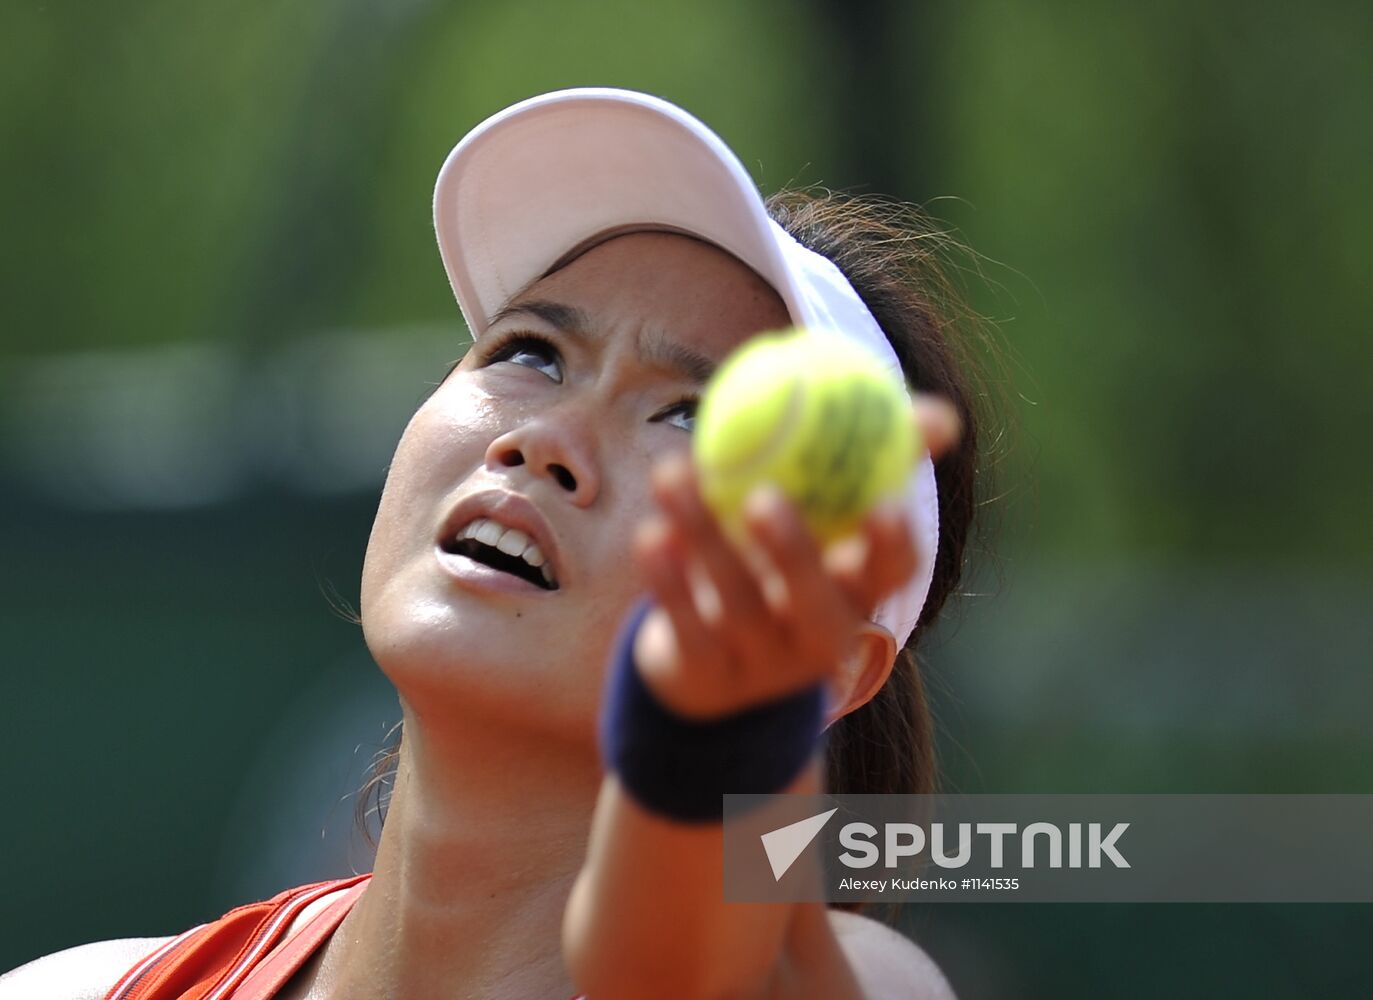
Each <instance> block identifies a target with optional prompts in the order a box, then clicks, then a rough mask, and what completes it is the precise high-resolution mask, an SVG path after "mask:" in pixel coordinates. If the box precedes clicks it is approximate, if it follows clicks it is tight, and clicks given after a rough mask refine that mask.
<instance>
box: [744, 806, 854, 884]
mask: <svg viewBox="0 0 1373 1000" xmlns="http://www.w3.org/2000/svg"><path fill="white" fill-rule="evenodd" d="M838 811H839V807H838V806H836V807H835V808H833V809H831V810H829V812H822V813H816V814H815V815H814V816H811V817H808V818H807V819H802V820H797V821H796V822H795V823H789V824H787V825H786V826H780V827H778V828H777V829H776V830H773V831H772V832H771V833H765V834H763V835H762V836H761V837H759V838H758V839H760V840H761V841H762V842H763V850H764V851H766V852H767V855H768V864H770V865H772V879H773V881H774V882H780V881H782V876H783V875H785V874H786V873H787V869H788V868H790V867H791V866H792V864H794V863H795V861H796V859H797V858H799V857H800V856H801V852H802V851H804V850H805V849H806V848H807V847H808V846H809V845H810V842H811V841H812V840H814V839H815V837H816V834H818V833H819V832H820V831H821V830H823V829H824V828H825V824H826V823H828V822H829V821H830V817H831V816H833V815H834V814H835V813H837V812H838Z"/></svg>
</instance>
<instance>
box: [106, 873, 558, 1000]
mask: <svg viewBox="0 0 1373 1000" xmlns="http://www.w3.org/2000/svg"><path fill="white" fill-rule="evenodd" d="M371 877H372V876H371V875H370V874H368V875H354V876H353V877H352V878H345V879H336V880H334V881H330V882H315V883H313V884H311V885H303V886H300V887H298V888H295V889H287V890H286V891H285V892H283V893H281V894H279V895H277V896H273V897H272V898H271V899H268V900H264V901H263V902H261V903H250V904H248V905H247V906H240V907H238V908H237V909H235V910H230V911H229V912H228V913H226V914H225V915H224V916H222V917H220V918H219V919H218V920H214V921H211V922H210V923H208V924H201V925H200V926H199V927H193V928H191V929H190V930H188V931H186V933H184V934H181V935H179V936H178V937H175V938H173V939H172V940H170V941H168V942H167V943H166V944H164V945H162V946H161V947H160V948H158V949H157V950H156V951H154V952H153V953H152V954H151V955H148V956H147V957H146V958H144V959H142V960H141V961H140V962H139V963H138V964H137V965H135V966H134V967H133V968H132V969H130V970H129V971H128V972H126V973H124V975H123V976H121V977H120V979H119V982H117V983H115V984H114V987H113V988H112V989H111V990H110V991H109V992H108V993H106V994H105V1000H270V998H271V997H273V996H275V995H276V993H277V991H278V990H280V989H281V988H282V987H283V986H285V985H286V983H287V982H288V981H289V980H290V979H291V977H292V976H294V975H295V974H296V972H297V971H298V970H299V969H300V967H301V966H302V965H304V964H305V962H306V960H308V959H309V958H310V956H311V955H313V954H314V953H315V951H316V949H318V948H319V947H320V946H321V945H322V944H324V942H325V941H327V940H329V935H330V934H332V933H333V932H334V931H335V929H337V927H338V925H339V924H340V923H342V922H343V918H344V917H345V916H347V914H348V910H349V909H350V908H351V907H352V905H353V903H354V902H356V901H357V898H358V897H359V896H361V895H362V891H363V889H365V888H367V882H368V880H369V879H370V878H371ZM325 896H330V897H331V898H330V900H329V902H328V903H327V904H326V905H325V906H324V908H323V909H321V910H319V911H318V912H317V913H316V914H315V915H314V916H313V917H311V918H310V919H309V921H307V922H306V923H305V924H304V925H302V926H301V927H299V928H297V929H296V930H295V931H294V932H292V933H290V934H288V933H287V931H288V929H289V928H290V927H291V924H292V923H293V922H294V921H295V919H296V917H297V916H299V914H300V912H301V911H302V910H304V909H305V908H306V907H307V906H309V905H310V904H311V903H314V902H316V901H318V900H320V899H323V898H324V897H325ZM573 1000H585V998H584V997H582V998H577V997H574V998H573Z"/></svg>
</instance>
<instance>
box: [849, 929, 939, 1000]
mask: <svg viewBox="0 0 1373 1000" xmlns="http://www.w3.org/2000/svg"><path fill="white" fill-rule="evenodd" d="M829 924H830V928H831V929H832V930H833V931H834V936H835V938H836V939H837V940H838V942H839V948H840V950H841V951H843V953H844V957H845V958H846V959H848V963H849V967H850V968H851V969H852V970H853V973H854V976H855V977H856V978H857V979H858V983H859V985H860V986H861V987H862V988H863V995H864V996H868V997H889V996H909V997H913V998H919V1000H956V998H955V996H954V992H953V989H952V988H951V987H950V986H949V981H948V980H947V979H945V978H944V974H943V973H942V972H940V971H939V966H937V965H935V964H934V960H933V959H932V958H930V956H929V955H927V954H925V951H924V949H923V948H921V947H920V946H919V945H918V944H916V943H915V942H914V941H912V940H911V939H910V938H908V937H906V936H905V935H904V934H902V933H900V932H899V931H896V930H893V929H892V928H890V927H888V926H887V925H886V924H884V923H881V922H880V921H877V920H873V919H872V918H871V917H865V916H862V915H860V914H857V913H849V912H847V911H845V910H830V911H829Z"/></svg>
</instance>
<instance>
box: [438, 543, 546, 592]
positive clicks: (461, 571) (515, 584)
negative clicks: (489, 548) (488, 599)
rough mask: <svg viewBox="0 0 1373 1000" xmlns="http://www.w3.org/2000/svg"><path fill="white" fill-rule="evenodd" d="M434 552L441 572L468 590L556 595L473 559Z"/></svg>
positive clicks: (440, 551) (449, 553)
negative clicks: (441, 569)
mask: <svg viewBox="0 0 1373 1000" xmlns="http://www.w3.org/2000/svg"><path fill="white" fill-rule="evenodd" d="M434 551H435V553H436V554H437V556H438V560H439V565H440V566H441V567H442V568H443V571H444V572H445V573H447V574H448V575H449V576H451V577H452V578H453V579H454V580H457V581H458V583H460V584H462V585H463V586H464V587H467V588H468V589H470V590H477V591H482V592H486V593H490V592H492V591H494V592H496V593H500V594H519V595H521V596H529V595H537V596H539V597H550V596H552V595H553V594H556V593H557V591H556V590H544V589H543V588H542V587H539V586H536V585H535V584H532V583H530V582H529V581H528V580H524V579H521V578H520V577H518V576H515V575H514V574H513V573H503V572H501V571H500V570H498V569H492V568H491V567H490V566H485V565H483V564H482V563H479V562H477V561H476V560H475V559H468V558H467V557H466V556H460V555H457V554H456V553H453V552H445V551H444V550H443V549H435V550H434Z"/></svg>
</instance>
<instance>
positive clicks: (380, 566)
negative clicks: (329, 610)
mask: <svg viewBox="0 0 1373 1000" xmlns="http://www.w3.org/2000/svg"><path fill="white" fill-rule="evenodd" d="M456 378H457V376H456V375H454V376H453V377H452V378H450V379H449V381H448V383H445V385H444V386H443V387H442V388H441V389H440V390H439V391H438V392H436V393H435V394H434V395H433V396H431V397H430V398H429V399H428V400H427V401H426V402H425V403H424V405H423V406H421V407H420V408H419V409H418V410H417V411H415V414H414V416H412V417H411V418H410V422H409V423H408V424H407V425H406V427H405V430H404V431H403V432H402V434H401V438H400V442H399V443H398V444H397V445H396V451H395V454H394V455H393V456H392V458H391V463H390V465H389V466H388V467H387V471H386V483H385V485H384V486H383V487H382V491H381V500H380V502H379V503H378V506H377V514H376V518H375V520H374V521H373V523H372V534H371V537H370V538H369V539H368V543H367V554H366V557H365V559H364V562H363V580H362V583H363V591H364V597H363V600H364V603H366V592H367V591H368V590H369V589H370V584H374V583H376V582H378V581H379V579H382V578H385V577H387V576H389V575H390V574H392V573H394V572H396V571H397V570H398V569H399V568H400V565H401V563H402V561H403V560H404V559H405V558H406V557H409V556H413V555H414V553H415V552H416V551H419V550H421V549H424V548H425V546H424V545H423V544H420V543H421V542H422V541H423V539H424V538H428V537H429V536H431V535H433V533H434V532H435V531H436V530H437V528H438V525H439V521H440V519H441V518H442V517H443V516H444V513H445V506H444V505H445V502H446V500H447V498H449V497H450V496H451V494H452V491H453V489H454V488H455V487H456V486H457V485H458V484H460V483H461V482H462V481H463V480H464V479H466V478H467V476H468V475H469V474H470V473H471V471H472V470H473V469H474V468H477V467H478V466H480V465H481V463H482V462H483V460H484V458H485V454H486V447H487V445H488V444H489V442H490V441H491V440H492V439H493V438H494V437H495V436H496V434H497V431H496V428H495V410H494V408H493V407H492V405H491V399H490V397H489V396H487V395H485V394H483V393H479V392H470V391H455V390H457V389H458V388H461V387H460V386H456V385H455V384H454V379H456Z"/></svg>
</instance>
